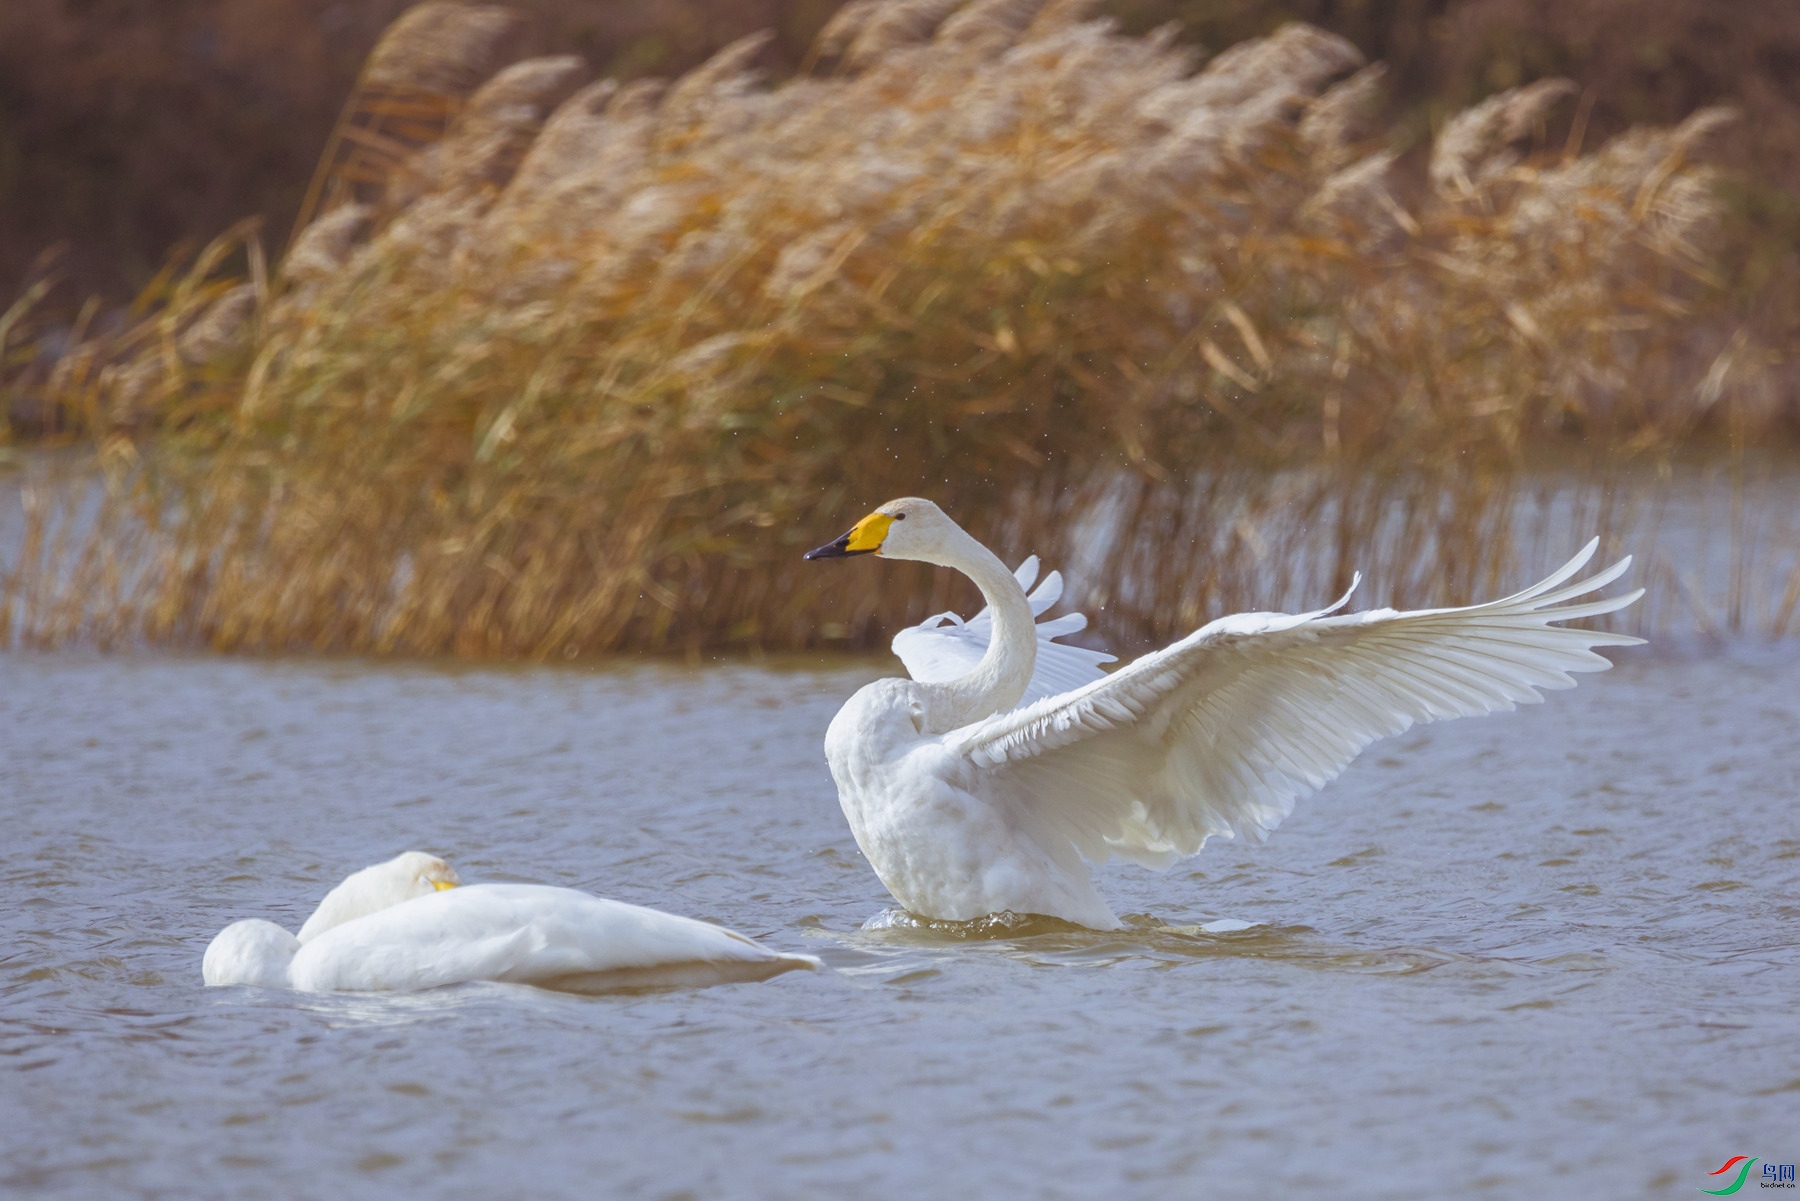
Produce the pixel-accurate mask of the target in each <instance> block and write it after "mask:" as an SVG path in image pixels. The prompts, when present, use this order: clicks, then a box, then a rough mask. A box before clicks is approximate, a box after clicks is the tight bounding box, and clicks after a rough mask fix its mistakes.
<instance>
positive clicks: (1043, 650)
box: [894, 555, 1115, 705]
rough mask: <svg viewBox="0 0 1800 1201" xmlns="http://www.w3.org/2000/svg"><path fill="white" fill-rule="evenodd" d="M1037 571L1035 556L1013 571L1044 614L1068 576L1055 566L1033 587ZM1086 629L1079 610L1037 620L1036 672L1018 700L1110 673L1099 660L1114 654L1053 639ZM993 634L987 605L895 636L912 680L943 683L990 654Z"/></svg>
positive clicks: (1108, 659) (1036, 613) (896, 650)
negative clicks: (969, 615) (973, 612)
mask: <svg viewBox="0 0 1800 1201" xmlns="http://www.w3.org/2000/svg"><path fill="white" fill-rule="evenodd" d="M1037 574H1038V558H1037V556H1036V555H1033V556H1031V557H1030V558H1029V559H1026V560H1025V561H1024V562H1023V563H1021V564H1019V569H1018V570H1017V571H1015V572H1014V573H1013V575H1014V576H1015V577H1016V578H1017V579H1018V581H1019V586H1020V587H1022V588H1024V589H1026V591H1027V594H1028V595H1027V599H1028V600H1029V601H1030V602H1031V612H1032V614H1033V615H1034V616H1041V615H1042V614H1043V613H1044V612H1045V611H1046V610H1048V609H1049V608H1050V606H1052V605H1054V604H1055V603H1056V602H1057V601H1059V600H1061V599H1062V591H1063V581H1062V573H1061V572H1057V571H1053V572H1051V573H1050V574H1049V575H1047V576H1045V577H1044V582H1043V583H1041V584H1039V585H1038V586H1037V588H1036V590H1035V591H1034V590H1032V587H1031V585H1032V584H1033V583H1034V582H1035V581H1036V580H1037ZM1086 628H1087V618H1086V617H1085V616H1083V615H1082V614H1080V613H1066V614H1064V615H1063V616H1061V617H1056V618H1052V619H1051V620H1049V621H1040V622H1038V625H1037V633H1038V653H1037V666H1036V667H1035V668H1034V669H1033V671H1032V673H1031V683H1030V684H1029V685H1028V686H1027V687H1026V689H1025V696H1024V699H1023V700H1021V701H1020V702H1019V703H1020V704H1021V705H1030V704H1032V703H1033V702H1036V701H1041V700H1044V699H1046V698H1048V697H1053V696H1058V695H1060V694H1062V693H1065V692H1072V691H1074V690H1075V689H1077V688H1080V687H1082V686H1083V685H1085V684H1091V683H1093V682H1094V681H1095V680H1103V679H1105V678H1106V673H1105V672H1104V671H1102V670H1101V668H1100V665H1101V664H1102V663H1111V662H1113V660H1114V658H1115V656H1113V655H1109V654H1107V653H1106V652H1104V651H1090V650H1084V649H1083V648H1081V647H1079V646H1065V645H1063V644H1062V643H1060V642H1056V641H1053V639H1056V638H1061V637H1063V636H1064V635H1066V634H1075V633H1079V632H1080V631H1082V630H1084V629H1086ZM993 636H994V615H993V612H992V611H991V610H989V609H983V610H982V611H981V612H979V613H977V614H976V615H975V616H974V617H972V618H970V619H969V620H968V621H966V622H965V621H964V620H963V619H962V618H960V617H958V616H957V615H956V614H954V613H939V614H938V615H937V616H935V617H928V618H926V619H925V620H924V621H923V622H920V623H919V624H918V625H916V626H909V627H908V628H906V629H904V630H901V631H900V632H899V633H898V634H896V635H894V654H896V655H898V656H899V657H900V662H902V663H904V664H905V665H906V673H907V674H908V675H910V676H911V677H912V678H913V679H915V680H918V681H919V682H920V683H922V684H941V683H944V682H945V681H948V680H954V679H956V678H957V677H958V676H962V675H967V674H968V673H969V672H970V671H972V670H973V669H974V667H975V665H976V664H977V663H980V662H981V657H982V656H983V655H985V654H987V648H988V643H989V642H990V641H992V640H993Z"/></svg>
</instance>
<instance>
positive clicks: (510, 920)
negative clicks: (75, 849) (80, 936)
mask: <svg viewBox="0 0 1800 1201" xmlns="http://www.w3.org/2000/svg"><path fill="white" fill-rule="evenodd" d="M421 860H423V861H427V862H428V863H431V864H437V865H438V866H439V867H441V868H442V869H443V872H444V873H447V874H448V879H447V881H446V879H445V877H444V876H443V875H441V874H440V875H438V876H437V877H436V878H435V879H434V878H423V879H422V882H421V876H420V874H419V871H418V861H421ZM384 897H385V898H390V899H388V900H387V901H386V903H385V904H382V905H377V906H376V907H374V908H369V907H368V906H369V905H371V904H374V903H375V901H376V900H378V899H380V898H384ZM334 898H335V899H334ZM358 898H361V900H360V902H359V901H358V900H357V899H358ZM334 917H340V918H341V920H333V918H334ZM816 966H818V960H816V959H814V958H812V957H811V956H809V955H784V954H781V953H778V952H775V951H771V950H769V949H767V948H766V947H763V946H761V945H760V944H758V943H756V942H754V941H752V940H751V939H749V938H746V937H745V936H744V935H742V934H738V933H736V932H735V931H732V930H727V929H725V928H724V927H722V926H714V925H711V924H709V923H707V922H701V921H695V920H694V919H692V918H686V917H676V916H675V915H673V914H668V913H661V912H658V911H657V910H654V909H644V908H641V907H639V906H636V905H626V904H623V903H622V902H619V901H609V900H606V899H604V898H602V897H596V896H590V895H589V894H587V893H584V892H577V891H575V890H574V889H570V888H553V887H549V886H546V885H540V884H475V885H469V886H464V887H457V886H456V883H455V873H454V872H451V871H450V870H449V867H448V865H447V864H444V863H443V861H442V860H438V859H433V858H432V857H430V856H426V855H422V854H420V853H419V852H408V853H407V854H406V855H402V856H400V857H399V858H398V859H395V860H390V861H389V862H388V863H384V864H377V865H375V866H374V867H372V868H366V869H364V870H363V871H361V872H358V873H357V874H356V875H354V876H352V877H350V879H349V880H346V881H345V882H344V883H343V884H342V885H339V886H338V888H337V889H334V890H333V891H332V893H331V894H330V895H328V896H327V898H326V900H325V902H324V903H323V904H321V905H320V906H319V909H318V911H317V912H315V913H314V915H313V917H312V918H311V919H309V920H308V921H307V923H306V925H305V926H304V927H302V928H301V933H300V936H299V937H296V936H295V935H293V934H290V933H288V932H287V931H286V930H284V929H282V928H281V927H280V926H277V925H275V924H274V923H273V922H265V921H242V922H235V923H233V924H232V925H230V926H227V927H226V928H225V929H224V930H223V931H222V932H221V933H220V934H219V936H218V937H217V938H215V939H213V941H212V945H211V946H209V947H207V949H206V958H205V961H204V964H203V968H202V973H203V976H204V978H205V981H206V983H207V984H209V985H216V984H253V985H259V986H262V987H264V988H292V989H298V990H301V991H304V992H330V991H349V992H376V991H401V990H410V989H421V988H436V987H439V986H441V985H446V984H462V983H467V982H470V981H475V980H491V981H499V982H504V983H514V984H537V985H545V986H550V987H557V988H575V989H591V988H604V987H617V986H620V985H647V984H711V983H723V982H725V981H730V980H760V979H766V978H767V977H769V976H773V975H777V974H779V973H781V972H785V971H791V970H792V969H794V968H801V967H816Z"/></svg>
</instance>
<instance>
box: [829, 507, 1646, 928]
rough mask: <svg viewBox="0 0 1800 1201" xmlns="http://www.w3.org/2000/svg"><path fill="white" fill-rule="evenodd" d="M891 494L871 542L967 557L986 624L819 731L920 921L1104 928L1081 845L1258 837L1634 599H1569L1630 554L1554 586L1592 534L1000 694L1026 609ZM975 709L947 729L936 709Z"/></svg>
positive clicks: (951, 559) (1155, 859)
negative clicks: (1354, 767) (1463, 585)
mask: <svg viewBox="0 0 1800 1201" xmlns="http://www.w3.org/2000/svg"><path fill="white" fill-rule="evenodd" d="M902 511H904V512H905V513H906V517H907V521H906V524H905V525H901V524H900V522H899V521H898V520H896V521H894V522H893V523H892V524H891V525H890V526H889V527H888V534H887V541H886V542H885V543H884V544H883V545H882V546H881V548H880V550H879V551H878V552H877V553H880V554H884V555H889V556H890V557H895V558H912V559H922V560H924V561H927V562H933V563H939V564H942V565H945V566H950V567H956V568H959V569H961V570H963V571H965V572H967V573H968V574H969V575H971V576H972V577H973V578H974V579H975V580H976V582H977V584H979V585H980V586H981V588H982V591H983V593H984V595H986V596H987V598H988V601H989V604H990V605H993V606H996V608H1002V609H1003V612H1002V618H1001V622H1002V625H1003V626H1004V627H1005V628H1003V629H998V630H996V633H995V641H994V646H993V647H991V648H989V653H988V655H987V657H986V658H984V659H983V660H982V664H981V670H980V671H978V672H971V673H970V674H969V675H967V676H964V677H962V678H960V679H956V680H952V681H948V682H942V683H940V682H915V681H900V680H885V681H877V682H876V683H875V684H871V685H869V686H868V687H866V688H864V689H863V690H862V691H860V692H859V693H857V695H856V696H854V697H852V698H851V700H850V701H849V702H848V703H847V704H846V705H845V706H844V708H843V709H842V710H841V711H840V712H839V714H838V716H837V718H836V719H834V720H833V722H832V726H831V729H830V731H829V732H828V733H827V736H826V744H825V745H826V757H827V759H828V760H829V761H830V763H831V768H832V775H833V777H834V779H836V781H837V783H838V789H839V799H840V801H841V802H842V804H843V807H844V812H845V815H846V817H847V818H848V819H849V821H850V826H851V830H852V832H853V833H854V834H855V835H856V838H857V842H858V844H859V845H860V846H861V847H862V849H863V852H864V854H865V855H866V856H867V857H868V859H869V862H870V864H871V866H873V867H874V868H875V870H876V873H877V874H878V875H879V876H880V877H881V879H882V881H883V883H885V884H886V885H887V886H888V889H889V891H890V892H892V893H893V894H894V896H895V898H896V899H897V900H898V901H900V903H901V904H902V905H904V906H906V908H908V909H909V910H912V911H913V912H915V913H919V914H922V915H924V916H927V917H934V918H941V919H946V920H952V921H956V920H968V919H971V918H975V917H980V916H983V915H985V914H987V913H992V912H998V911H1001V910H1012V911H1014V912H1022V913H1027V912H1028V913H1041V914H1048V915H1051V916H1056V917H1063V918H1066V919H1068V920H1070V921H1075V922H1080V923H1082V924H1085V925H1090V926H1100V927H1109V926H1116V925H1117V924H1118V920H1117V918H1116V917H1114V916H1113V914H1112V912H1111V910H1110V909H1108V908H1107V906H1106V905H1105V903H1104V902H1103V901H1102V900H1101V899H1100V897H1099V895H1098V893H1097V892H1095V890H1094V888H1093V884H1092V881H1091V879H1090V877H1089V872H1088V867H1087V865H1086V863H1084V862H1083V860H1084V859H1086V860H1092V861H1096V862H1098V861H1103V860H1105V859H1106V858H1108V857H1109V856H1111V855H1120V856H1122V857H1125V858H1129V859H1132V860H1135V861H1137V862H1139V863H1143V864H1146V865H1149V866H1155V867H1162V866H1167V865H1168V864H1169V863H1171V862H1173V861H1175V860H1176V859H1179V858H1182V857H1184V856H1188V855H1193V854H1195V853H1197V852H1198V851H1199V850H1200V848H1201V847H1202V846H1203V845H1204V844H1205V842H1206V840H1207V839H1208V838H1210V837H1212V836H1214V835H1223V836H1226V837H1234V836H1235V835H1237V834H1239V833H1243V834H1246V835H1248V836H1251V837H1257V838H1260V837H1262V836H1263V835H1265V834H1266V833H1267V832H1268V831H1270V830H1272V829H1274V828H1275V826H1276V825H1278V824H1279V823H1280V822H1281V820H1282V819H1283V818H1284V817H1286V816H1287V815H1288V813H1290V812H1291V811H1292V809H1293V806H1294V802H1295V801H1296V800H1297V799H1298V798H1300V797H1302V796H1305V795H1308V794H1310V793H1312V792H1315V791H1317V790H1318V789H1319V788H1321V787H1323V786H1324V785H1325V784H1326V783H1327V782H1328V781H1330V780H1331V779H1333V778H1334V777H1336V776H1337V775H1338V774H1339V773H1340V772H1342V771H1343V770H1344V768H1345V767H1347V766H1348V765H1349V763H1350V761H1351V760H1352V759H1354V758H1355V757H1356V755H1357V754H1358V753H1359V752H1360V751H1361V750H1362V749H1363V748H1364V747H1366V746H1368V745H1369V743H1371V742H1373V741H1375V740H1376V739H1378V738H1383V737H1387V736H1390V735H1393V734H1398V733H1400V732H1401V731H1403V730H1406V729H1408V728H1409V727H1411V726H1412V725H1414V724H1415V723H1420V722H1429V721H1441V720H1445V719H1448V718H1452V717H1468V716H1474V715H1476V714H1483V713H1492V712H1495V711H1497V710H1502V709H1511V708H1514V707H1515V706H1517V705H1520V704H1530V703H1534V702H1537V701H1539V700H1541V699H1542V696H1541V691H1542V690H1548V689H1559V688H1569V687H1573V686H1574V683H1575V681H1574V679H1573V678H1572V674H1571V673H1575V672H1585V671H1604V670H1605V669H1607V668H1608V667H1610V666H1611V664H1610V663H1609V662H1608V661H1607V660H1606V659H1605V658H1603V657H1602V656H1600V655H1598V654H1596V653H1595V651H1594V648H1595V647H1601V646H1626V645H1631V644H1634V643H1637V642H1640V641H1642V640H1641V639H1637V638H1632V637H1629V636H1626V635H1621V634H1613V633H1607V632H1604V631H1597V630H1584V629H1568V628H1564V627H1559V626H1556V625H1554V624H1553V623H1555V622H1561V621H1569V620H1573V619H1577V618H1584V617H1594V616H1599V615H1601V614H1605V613H1611V612H1614V611H1616V610H1619V609H1622V608H1624V607H1625V606H1627V605H1629V604H1631V603H1632V602H1634V601H1636V600H1637V599H1638V597H1640V596H1641V595H1642V590H1641V589H1640V590H1637V591H1634V592H1631V593H1628V594H1626V595H1624V596H1619V597H1613V598H1608V599H1602V600H1591V601H1585V602H1578V603H1577V601H1578V598H1580V597H1582V596H1585V595H1587V594H1589V593H1592V592H1594V591H1596V590H1598V589H1600V588H1602V587H1604V586H1605V585H1607V584H1609V583H1611V582H1613V581H1614V580H1616V579H1617V578H1618V577H1619V576H1620V575H1622V574H1623V573H1624V572H1625V570H1626V569H1627V568H1628V567H1629V566H1630V562H1631V560H1630V559H1629V558H1627V559H1624V560H1622V561H1620V562H1619V563H1617V564H1614V565H1613V566H1612V567H1609V568H1607V569H1606V570H1604V571H1602V572H1600V573H1598V574H1597V575H1594V576H1592V577H1590V578H1589V579H1587V580H1584V581H1581V582H1579V583H1575V584H1570V583H1569V581H1570V580H1571V579H1573V577H1574V576H1575V575H1576V574H1577V573H1578V572H1580V570H1581V569H1582V568H1583V567H1584V566H1586V565H1587V563H1588V561H1589V560H1590V559H1591V558H1592V557H1593V554H1594V551H1595V549H1596V547H1597V545H1598V540H1596V541H1594V542H1590V543H1588V545H1587V546H1586V547H1585V548H1584V549H1583V550H1582V552H1581V553H1580V554H1578V555H1576V556H1575V558H1573V559H1572V560H1570V561H1569V563H1568V564H1566V565H1565V566H1564V567H1562V568H1561V569H1560V570H1558V571H1557V572H1555V573H1554V574H1552V575H1551V576H1549V577H1548V578H1547V579H1545V580H1543V581H1541V582H1540V583H1538V584H1536V585H1534V586H1532V587H1531V588H1527V589H1525V590H1524V591H1522V592H1519V593H1516V594H1514V595H1513V596H1509V597H1506V598H1504V599H1502V600H1498V601H1493V602H1490V603H1487V604H1482V605H1472V606H1468V607H1466V608H1455V609H1428V610H1419V611H1415V612H1404V613H1403V612H1397V611H1395V610H1393V609H1378V610H1373V611H1371V612H1365V613H1353V614H1344V615H1334V613H1335V610H1337V609H1338V608H1340V607H1342V606H1343V604H1344V603H1345V602H1346V601H1347V600H1348V599H1349V597H1348V594H1346V596H1345V597H1344V598H1343V599H1340V600H1339V601H1338V603H1337V604H1336V605H1333V606H1332V607H1331V608H1329V609H1323V610H1319V611H1318V612H1314V613H1304V614H1281V613H1240V614H1236V615H1234V616H1231V617H1224V618H1220V619H1219V620H1217V621H1214V622H1212V623H1211V624H1209V625H1207V626H1205V627H1203V628H1202V629H1200V630H1198V631H1196V632H1195V633H1193V634H1191V635H1189V636H1188V637H1187V638H1184V639H1182V640H1181V641H1180V642H1177V643H1175V644H1174V645H1172V646H1170V647H1167V648H1166V649H1164V650H1161V651H1157V652H1154V653H1152V654H1149V655H1145V656H1144V657H1142V658H1140V659H1138V660H1137V661H1135V662H1133V663H1131V664H1128V665H1127V666H1125V667H1123V668H1121V669H1119V670H1118V671H1116V672H1114V673H1112V674H1111V675H1108V676H1104V677H1102V678H1100V679H1097V680H1093V681H1091V682H1089V683H1086V684H1084V685H1082V686H1081V687H1079V688H1076V689H1074V690H1072V691H1069V692H1066V693H1063V694H1061V695H1057V696H1051V697H1047V698H1044V699H1040V700H1037V701H1035V702H1029V703H1025V704H1023V705H1020V706H1018V707H1014V704H1012V703H1009V702H1008V699H1007V698H1008V696H1009V695H1011V693H1010V690H1009V686H1008V685H1007V684H1006V681H1009V680H1013V679H1017V678H1020V677H1021V673H1022V671H1023V670H1028V669H1029V666H1030V664H1029V660H1030V657H1031V655H1032V654H1033V652H1034V649H1035V648H1036V647H1037V646H1039V645H1041V643H1040V642H1039V640H1038V638H1037V637H1036V636H1035V635H1034V634H1033V633H1032V632H1031V630H1030V622H1031V618H1032V616H1034V615H1032V614H1030V613H1029V611H1028V610H1026V608H1025V607H1024V606H1023V605H1022V604H1021V603H1020V602H1019V598H1017V597H1008V596H1006V595H1005V592H1006V589H1007V587H1008V586H1009V585H1013V586H1015V587H1016V585H1014V584H1013V581H1012V579H1011V578H1010V576H1009V575H1008V573H1006V571H1005V568H1004V567H1003V566H1001V565H1000V564H999V563H998V561H997V560H993V556H992V555H991V553H989V552H987V551H986V550H985V548H982V547H981V546H980V545H979V544H978V543H975V542H974V540H973V539H971V538H969V537H968V536H967V535H966V534H964V533H963V532H962V531H961V530H960V529H959V528H957V527H956V526H955V523H954V522H951V521H950V519H949V518H948V517H945V516H943V514H942V513H941V512H939V511H938V510H937V508H936V506H934V505H931V504H930V502H927V501H920V500H916V499H907V500H904V501H894V502H890V503H889V504H888V505H884V506H883V507H882V509H880V510H877V512H878V513H893V514H898V513H900V512H902ZM901 531H903V532H901ZM897 533H898V539H897V538H896V534H897ZM896 543H897V544H896ZM828 549H829V548H821V552H825V551H827V550H828ZM821 552H815V553H816V554H817V553H821ZM989 560H993V561H992V562H989ZM1352 587H1353V588H1354V585H1353V586H1352ZM1009 614H1010V616H1008V615H1009ZM1039 628H1040V629H1041V627H1039ZM983 708H985V709H986V712H985V713H982V714H981V715H980V716H977V717H975V718H973V719H971V720H957V721H956V722H955V724H953V725H948V726H947V725H946V724H945V723H944V722H942V721H936V720H934V715H936V714H940V713H942V714H952V715H955V717H956V718H958V719H961V718H964V717H966V715H967V714H969V713H971V712H979V711H980V710H981V709H983Z"/></svg>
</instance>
